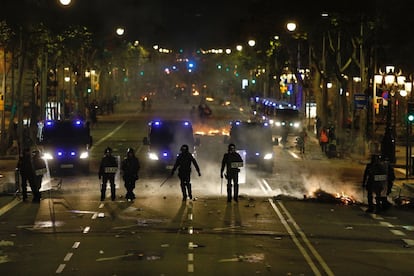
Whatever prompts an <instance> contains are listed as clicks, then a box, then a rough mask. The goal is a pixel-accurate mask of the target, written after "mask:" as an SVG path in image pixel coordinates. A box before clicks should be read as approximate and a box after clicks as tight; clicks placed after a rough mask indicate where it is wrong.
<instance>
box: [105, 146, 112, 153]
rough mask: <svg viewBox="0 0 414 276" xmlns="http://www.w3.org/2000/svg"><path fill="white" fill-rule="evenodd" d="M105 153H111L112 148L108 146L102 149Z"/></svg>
mask: <svg viewBox="0 0 414 276" xmlns="http://www.w3.org/2000/svg"><path fill="white" fill-rule="evenodd" d="M104 153H105V154H111V153H112V149H111V148H110V147H107V148H106V149H105V151H104Z"/></svg>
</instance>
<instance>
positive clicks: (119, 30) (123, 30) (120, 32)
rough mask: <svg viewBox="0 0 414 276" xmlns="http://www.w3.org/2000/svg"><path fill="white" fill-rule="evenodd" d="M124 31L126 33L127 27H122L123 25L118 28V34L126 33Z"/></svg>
mask: <svg viewBox="0 0 414 276" xmlns="http://www.w3.org/2000/svg"><path fill="white" fill-rule="evenodd" d="M124 33H125V29H124V28H122V27H118V28H116V34H117V35H119V36H122V35H124Z"/></svg>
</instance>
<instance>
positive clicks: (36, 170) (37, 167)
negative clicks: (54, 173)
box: [30, 150, 47, 203]
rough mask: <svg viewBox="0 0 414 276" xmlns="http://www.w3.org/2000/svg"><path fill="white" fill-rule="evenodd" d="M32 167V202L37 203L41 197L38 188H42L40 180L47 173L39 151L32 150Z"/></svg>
mask: <svg viewBox="0 0 414 276" xmlns="http://www.w3.org/2000/svg"><path fill="white" fill-rule="evenodd" d="M32 154H33V157H32V166H33V178H32V179H33V181H32V183H31V185H30V188H31V189H32V193H33V199H32V202H34V203H39V202H40V199H41V197H42V194H41V192H40V188H41V187H42V179H43V175H44V174H45V173H46V172H47V167H46V162H45V160H43V158H42V156H41V155H40V151H39V150H34V151H33V152H32Z"/></svg>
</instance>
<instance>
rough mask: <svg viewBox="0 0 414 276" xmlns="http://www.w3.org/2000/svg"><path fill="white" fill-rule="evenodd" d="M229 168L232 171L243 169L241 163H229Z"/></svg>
mask: <svg viewBox="0 0 414 276" xmlns="http://www.w3.org/2000/svg"><path fill="white" fill-rule="evenodd" d="M230 167H231V168H232V169H236V168H241V167H243V162H231V163H230Z"/></svg>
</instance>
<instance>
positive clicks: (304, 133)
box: [297, 127, 308, 154]
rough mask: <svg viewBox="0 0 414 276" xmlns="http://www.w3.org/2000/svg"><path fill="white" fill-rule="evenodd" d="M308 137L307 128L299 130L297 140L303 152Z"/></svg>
mask: <svg viewBox="0 0 414 276" xmlns="http://www.w3.org/2000/svg"><path fill="white" fill-rule="evenodd" d="M307 138H308V133H307V131H306V128H305V127H303V128H302V130H301V131H300V132H299V135H298V140H297V143H298V147H299V151H300V153H302V154H304V153H305V143H306V140H307Z"/></svg>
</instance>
